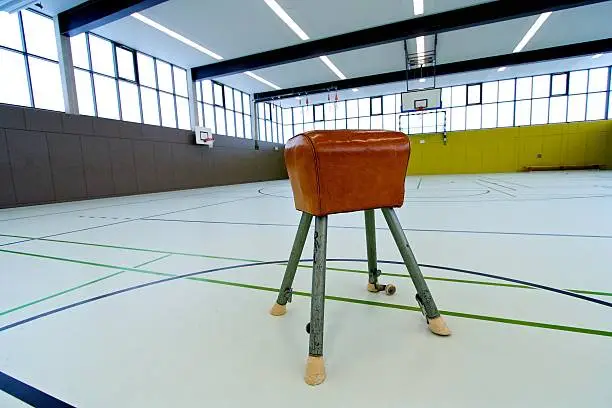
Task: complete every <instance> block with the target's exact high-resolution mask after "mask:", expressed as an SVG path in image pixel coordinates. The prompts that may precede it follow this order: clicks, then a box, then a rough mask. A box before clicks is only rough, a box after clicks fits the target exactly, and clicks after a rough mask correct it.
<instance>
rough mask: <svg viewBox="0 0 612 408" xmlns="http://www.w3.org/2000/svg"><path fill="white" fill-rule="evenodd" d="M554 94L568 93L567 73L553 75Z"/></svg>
mask: <svg viewBox="0 0 612 408" xmlns="http://www.w3.org/2000/svg"><path fill="white" fill-rule="evenodd" d="M551 94H552V95H553V96H554V95H566V94H567V74H557V75H553V76H552V92H551ZM534 96H548V94H547V95H534Z"/></svg>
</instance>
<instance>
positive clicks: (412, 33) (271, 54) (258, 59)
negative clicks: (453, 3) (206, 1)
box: [192, 0, 609, 80]
mask: <svg viewBox="0 0 612 408" xmlns="http://www.w3.org/2000/svg"><path fill="white" fill-rule="evenodd" d="M604 1H609V0H520V1H519V0H498V1H492V2H489V3H484V4H478V5H475V6H470V7H465V8H461V9H456V10H450V11H445V12H442V13H437V14H430V15H426V16H423V17H417V18H412V19H409V20H404V21H399V22H396V23H391V24H386V25H382V26H378V27H372V28H366V29H364V30H359V31H353V32H350V33H346V34H340V35H335V36H333V37H328V38H323V39H319V40H313V41H307V42H303V43H300V44H296V45H291V46H288V47H284V48H279V49H275V50H270V51H264V52H260V53H257V54H252V55H248V56H244V57H239V58H234V59H230V60H226V61H222V62H217V63H213V64H208V65H202V66H199V67H195V68H192V76H193V78H194V80H199V79H207V78H214V77H219V76H224V75H230V74H235V73H240V72H245V71H252V70H256V69H261V68H266V67H271V66H276V65H282V64H287V63H290V62H296V61H302V60H305V59H310V58H315V57H320V56H322V55H330V54H334V53H338V52H345V51H351V50H356V49H360V48H366V47H372V46H375V45H380V44H386V43H391V42H395V41H401V40H405V39H408V38H415V37H419V36H423V35H433V34H437V33H444V32H448V31H454V30H459V29H463V28H469V27H475V26H479V25H484V24H490V23H496V22H500V21H506V20H512V19H515V18H520V17H526V16H532V15H536V14H540V13H543V12H547V11H557V10H563V9H568V8H573V7H579V6H584V5H589V4H595V3H602V2H604Z"/></svg>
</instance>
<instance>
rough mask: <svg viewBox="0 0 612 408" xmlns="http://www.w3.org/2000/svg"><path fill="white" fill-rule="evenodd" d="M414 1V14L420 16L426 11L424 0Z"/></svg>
mask: <svg viewBox="0 0 612 408" xmlns="http://www.w3.org/2000/svg"><path fill="white" fill-rule="evenodd" d="M412 2H413V3H414V15H415V16H420V15H421V14H423V13H424V10H425V9H424V7H423V0H412Z"/></svg>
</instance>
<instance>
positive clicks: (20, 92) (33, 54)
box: [0, 10, 64, 111]
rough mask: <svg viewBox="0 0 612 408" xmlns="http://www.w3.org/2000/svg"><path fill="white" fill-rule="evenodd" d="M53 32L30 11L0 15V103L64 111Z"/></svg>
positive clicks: (50, 23) (42, 17)
mask: <svg viewBox="0 0 612 408" xmlns="http://www.w3.org/2000/svg"><path fill="white" fill-rule="evenodd" d="M57 60H58V56H57V46H56V43H55V28H54V23H53V20H52V19H51V18H50V17H47V16H45V15H42V14H40V13H38V12H35V11H31V10H22V11H20V12H17V13H13V14H8V13H4V12H2V13H0V103H9V104H14V105H21V106H33V107H35V108H41V109H52V110H58V111H63V110H64V96H63V91H62V86H61V78H60V71H59V64H58V62H57Z"/></svg>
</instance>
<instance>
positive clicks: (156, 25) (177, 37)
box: [132, 13, 281, 89]
mask: <svg viewBox="0 0 612 408" xmlns="http://www.w3.org/2000/svg"><path fill="white" fill-rule="evenodd" d="M132 17H134V18H135V19H136V20H139V21H142V22H143V23H145V24H147V25H149V26H151V27H153V28H155V29H156V30H159V31H161V32H162V33H164V34H167V35H169V36H170V37H172V38H174V39H175V40H179V41H180V42H182V43H183V44H186V45H188V46H190V47H192V48H195V49H196V50H198V51H200V52H202V53H204V54H206V55H208V56H211V57H213V58H214V59H216V60H222V59H223V57H222V56H220V55H219V54H216V53H214V52H212V51H211V50H209V49H208V48H205V47H202V46H201V45H200V44H198V43H196V42H194V41H191V40H190V39H189V38H187V37H184V36H182V35H180V34H179V33H177V32H175V31H172V30H171V29H169V28H168V27H165V26H163V25H161V24H159V23H157V22H155V21H153V20H151V19H150V18H147V17H145V16H143V15H142V14H140V13H134V14H132ZM245 74H246V75H248V76H250V77H251V78H253V79H256V80H257V81H259V82H261V83H263V84H266V85H268V86H269V87H271V88H274V89H281V88H280V87H279V86H278V85H276V84H273V83H272V82H270V81H268V80H266V79H263V78H262V77H260V76H259V75H255V74H254V73H252V72H250V71H247V72H245Z"/></svg>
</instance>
